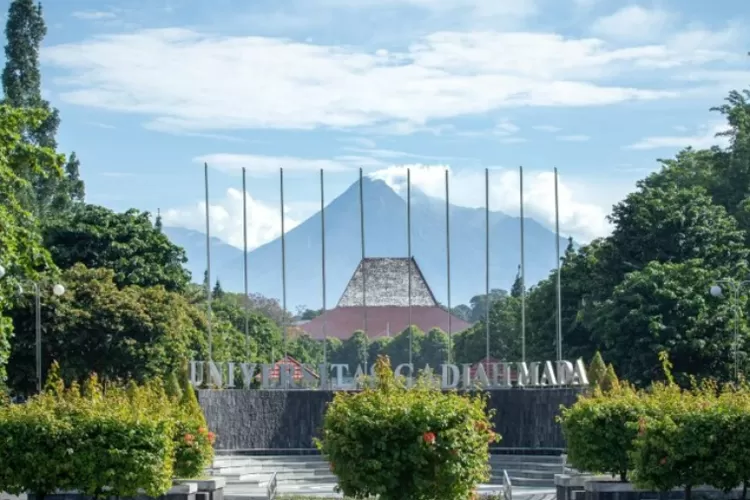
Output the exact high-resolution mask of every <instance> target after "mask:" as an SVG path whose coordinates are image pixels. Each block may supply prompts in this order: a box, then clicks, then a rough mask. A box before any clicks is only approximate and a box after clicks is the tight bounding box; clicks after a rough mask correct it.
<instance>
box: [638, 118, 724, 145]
mask: <svg viewBox="0 0 750 500" xmlns="http://www.w3.org/2000/svg"><path fill="white" fill-rule="evenodd" d="M675 128H677V127H675ZM683 128H684V127H683ZM725 130H727V124H726V122H715V123H712V124H710V125H707V126H705V127H702V128H701V129H700V130H698V131H697V132H696V133H694V134H691V135H671V136H669V135H665V136H654V137H645V138H643V139H641V140H640V141H638V142H635V143H633V144H631V145H629V146H627V147H626V149H641V150H643V149H661V148H671V149H681V148H686V147H688V146H692V147H693V148H694V149H706V148H710V147H711V146H722V147H726V146H728V144H729V141H728V139H727V137H723V136H722V137H716V134H718V133H719V132H724V131H725Z"/></svg>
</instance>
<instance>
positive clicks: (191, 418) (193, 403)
mask: <svg viewBox="0 0 750 500" xmlns="http://www.w3.org/2000/svg"><path fill="white" fill-rule="evenodd" d="M176 419H177V423H176V425H175V428H176V430H175V463H174V475H175V477H178V478H183V479H188V478H194V477H199V476H201V475H202V474H203V471H204V470H205V468H206V467H208V466H209V465H210V463H211V461H212V460H213V457H214V447H213V445H214V441H215V440H216V436H215V435H214V433H213V432H211V431H209V430H208V426H207V425H206V419H205V417H204V416H203V411H202V410H201V408H200V405H199V404H198V399H197V398H196V396H195V391H193V388H192V386H190V385H189V384H186V386H185V387H184V389H183V390H182V395H181V398H180V401H179V402H176Z"/></svg>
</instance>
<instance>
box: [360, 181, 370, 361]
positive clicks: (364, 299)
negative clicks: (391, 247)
mask: <svg viewBox="0 0 750 500" xmlns="http://www.w3.org/2000/svg"><path fill="white" fill-rule="evenodd" d="M359 228H360V235H361V244H362V314H363V317H362V323H363V327H364V333H365V355H364V361H365V367H364V368H365V375H367V348H368V343H369V342H368V341H369V337H368V336H367V272H366V270H367V266H366V265H365V201H364V186H363V176H362V169H361V168H360V169H359Z"/></svg>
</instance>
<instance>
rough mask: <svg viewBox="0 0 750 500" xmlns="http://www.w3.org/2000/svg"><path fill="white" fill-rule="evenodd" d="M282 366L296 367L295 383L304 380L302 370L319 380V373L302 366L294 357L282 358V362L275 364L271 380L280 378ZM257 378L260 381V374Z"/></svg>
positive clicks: (271, 371)
mask: <svg viewBox="0 0 750 500" xmlns="http://www.w3.org/2000/svg"><path fill="white" fill-rule="evenodd" d="M282 365H292V366H293V367H294V368H293V370H294V371H293V374H292V378H293V379H294V380H295V381H299V380H302V370H304V371H306V372H307V373H308V374H309V375H312V376H313V377H314V378H319V377H318V374H317V373H315V372H314V371H312V370H310V369H309V368H306V367H304V366H302V363H300V362H299V361H297V360H296V359H294V358H293V357H291V356H288V355H287V356H286V358H281V359H280V360H278V361H277V362H276V364H274V366H273V368H271V370H270V376H271V379H278V378H279V371H280V368H281V366H282ZM256 378H258V379H260V374H258V375H257V377H256Z"/></svg>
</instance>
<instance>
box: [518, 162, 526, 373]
mask: <svg viewBox="0 0 750 500" xmlns="http://www.w3.org/2000/svg"><path fill="white" fill-rule="evenodd" d="M518 173H519V178H520V179H521V182H520V188H519V192H520V194H521V361H526V241H525V236H526V234H525V233H524V220H523V215H524V214H523V212H524V210H523V208H524V207H523V167H518Z"/></svg>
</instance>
